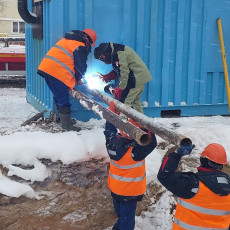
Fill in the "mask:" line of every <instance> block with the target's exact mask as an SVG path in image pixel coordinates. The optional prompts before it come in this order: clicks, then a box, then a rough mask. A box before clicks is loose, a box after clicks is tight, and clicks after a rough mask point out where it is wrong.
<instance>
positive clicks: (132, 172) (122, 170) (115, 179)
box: [108, 146, 146, 196]
mask: <svg viewBox="0 0 230 230" xmlns="http://www.w3.org/2000/svg"><path fill="white" fill-rule="evenodd" d="M132 149H133V147H132V146H130V147H129V149H128V150H127V152H126V153H125V155H124V156H123V157H122V158H121V159H120V160H119V161H114V160H110V170H109V176H108V187H109V189H110V190H111V191H112V192H113V193H115V194H117V195H121V196H139V195H143V194H144V192H145V190H146V170H145V160H142V161H134V160H133V159H132V156H131V153H132Z"/></svg>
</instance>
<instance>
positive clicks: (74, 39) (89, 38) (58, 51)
mask: <svg viewBox="0 0 230 230" xmlns="http://www.w3.org/2000/svg"><path fill="white" fill-rule="evenodd" d="M96 39H97V35H96V33H95V31H94V30H92V29H85V30H83V31H79V30H71V31H70V32H68V33H66V34H65V35H64V38H62V39H60V40H59V41H58V42H57V43H56V44H55V45H54V46H53V47H52V48H51V49H50V50H49V51H48V53H47V54H46V56H45V57H44V58H43V60H42V62H41V63H40V65H39V67H38V74H39V75H40V76H42V77H43V78H44V79H45V81H46V83H47V85H48V87H49V88H50V90H51V91H52V93H53V98H54V101H55V104H56V107H57V110H58V112H59V117H60V121H61V125H62V128H63V129H65V130H74V131H79V130H80V127H76V126H73V124H72V121H71V119H70V118H71V116H70V113H71V110H70V106H71V104H70V102H69V90H70V89H71V90H72V89H73V88H74V87H75V86H76V85H81V84H83V76H84V75H85V73H86V70H87V64H86V62H87V59H88V55H89V53H90V52H91V46H95V41H96Z"/></svg>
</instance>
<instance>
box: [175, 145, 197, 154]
mask: <svg viewBox="0 0 230 230" xmlns="http://www.w3.org/2000/svg"><path fill="white" fill-rule="evenodd" d="M194 147H195V145H181V146H180V147H179V148H178V149H177V154H178V155H180V156H185V155H189V154H190V153H191V152H192V149H193V148H194Z"/></svg>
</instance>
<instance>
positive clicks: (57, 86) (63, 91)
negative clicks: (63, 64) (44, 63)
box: [44, 76, 70, 109]
mask: <svg viewBox="0 0 230 230" xmlns="http://www.w3.org/2000/svg"><path fill="white" fill-rule="evenodd" d="M44 78H45V81H46V83H47V85H48V87H49V88H50V90H51V91H52V93H53V96H54V97H53V98H54V101H55V103H56V106H57V109H58V108H63V107H70V103H69V87H68V86H66V85H65V84H64V83H63V82H61V81H60V80H58V79H56V78H54V77H48V76H45V77H44Z"/></svg>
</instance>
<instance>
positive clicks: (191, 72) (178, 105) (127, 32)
mask: <svg viewBox="0 0 230 230" xmlns="http://www.w3.org/2000/svg"><path fill="white" fill-rule="evenodd" d="M31 2H32V1H30V0H28V3H29V5H30V7H31V9H32V3H31ZM43 13H44V15H43V16H44V18H43V20H44V25H43V29H44V38H43V40H42V41H41V40H37V39H34V38H33V36H32V29H31V26H30V25H27V30H26V38H27V39H26V41H27V95H28V96H27V98H28V101H29V102H30V103H31V104H33V105H34V106H35V107H37V108H39V110H41V109H42V108H46V109H48V110H55V106H54V103H53V99H52V94H51V93H50V91H49V89H48V88H47V86H46V84H45V83H44V80H43V79H42V78H41V77H40V76H38V75H37V74H36V72H37V67H38V65H39V63H40V61H41V60H42V58H43V57H44V56H45V54H46V52H47V51H48V50H49V49H50V47H52V46H53V45H54V44H55V43H56V42H57V41H58V40H59V39H61V38H62V37H63V35H64V33H65V32H68V31H69V30H72V29H79V30H83V29H84V28H93V29H94V30H95V31H96V32H97V35H98V39H97V42H96V46H97V45H99V44H100V43H101V42H110V41H111V42H117V43H122V44H125V45H128V46H130V47H132V48H133V49H134V50H135V51H136V52H137V53H138V54H139V55H140V57H141V58H142V59H143V61H144V62H145V63H146V65H147V66H148V68H149V70H150V71H151V73H152V76H153V80H152V81H151V82H149V83H148V85H147V86H146V88H145V91H144V93H143V95H142V102H143V105H145V106H146V107H145V113H146V114H147V115H149V116H152V117H154V116H156V117H158V116H162V114H163V112H162V111H168V110H175V111H179V113H180V115H181V116H194V115H217V114H228V100H227V95H226V89H225V80H224V74H223V64H222V58H221V52H220V44H219V34H218V27H217V23H216V19H217V18H221V20H222V26H223V33H224V40H225V47H226V57H227V62H228V66H229V65H230V61H229V60H230V42H229V41H230V30H229V29H228V28H229V25H230V0H220V1H216V0H68V1H66V0H44V1H43ZM93 51H94V49H92V53H93ZM111 69H112V68H111V66H110V65H105V64H103V63H102V62H100V61H98V60H95V59H94V58H93V55H92V54H90V55H89V59H88V72H95V71H99V72H101V73H108V72H109V71H110V70H111ZM71 103H72V104H73V106H72V110H73V114H72V115H73V116H75V117H76V118H78V119H83V120H85V119H86V120H87V119H89V118H90V117H91V116H92V113H91V112H88V111H86V110H85V109H83V108H82V107H81V105H80V104H79V103H78V102H76V101H75V100H73V99H71Z"/></svg>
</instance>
